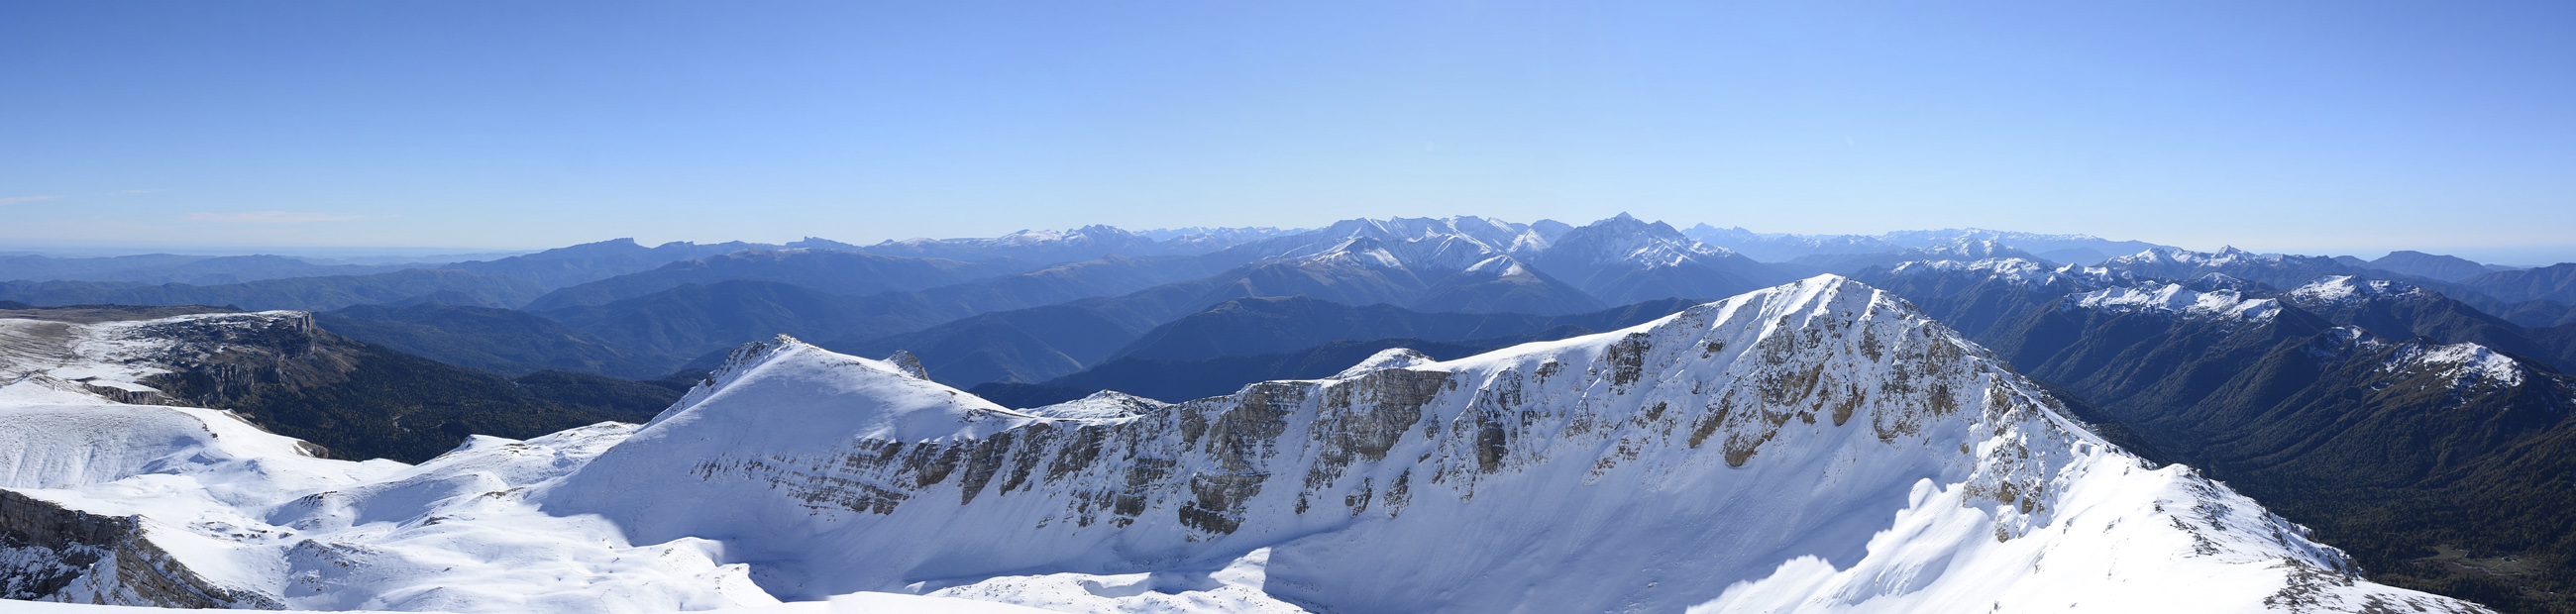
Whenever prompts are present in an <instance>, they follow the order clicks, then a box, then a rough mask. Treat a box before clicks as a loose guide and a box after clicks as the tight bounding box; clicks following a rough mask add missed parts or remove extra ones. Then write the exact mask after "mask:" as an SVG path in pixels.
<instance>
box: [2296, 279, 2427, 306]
mask: <svg viewBox="0 0 2576 614" xmlns="http://www.w3.org/2000/svg"><path fill="white" fill-rule="evenodd" d="M2427 294H2429V293H2428V292H2426V291H2425V290H2424V289H2423V288H2420V287H2417V286H2415V285H2414V284H2408V283H2403V282H2395V281H2386V280H2371V279H2360V278H2356V277H2353V276H2350V275H2333V276H2328V277H2322V278H2319V279H2317V280H2316V281H2315V282H2311V283H2309V284H2308V285H2304V286H2299V287H2297V288H2293V289H2291V290H2290V291H2289V292H2285V293H2283V298H2286V299H2288V300H2289V301H2290V302H2292V303H2295V304H2299V305H2348V304H2353V303H2360V302H2368V301H2373V300H2385V299H2391V298H2398V299H2403V298H2409V297H2419V296H2425V295H2427Z"/></svg>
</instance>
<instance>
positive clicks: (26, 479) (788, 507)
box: [0, 276, 2474, 613]
mask: <svg viewBox="0 0 2576 614" xmlns="http://www.w3.org/2000/svg"><path fill="white" fill-rule="evenodd" d="M2190 304H2192V305H2198V304H2199V301H2197V300H2195V301H2192V302H2191V303H2190ZM2470 358H2474V357H2470ZM2471 362H2474V361H2471ZM1371 363H1372V364H1370V365H1368V368H1362V369H1354V370H1353V371H1352V372H1350V373H1346V374H1345V375H1347V376H1349V377H1342V378H1336V379H1328V380H1317V381H1307V382H1274V383H1267V384H1258V385H1255V386H1252V387H1249V388H1247V389H1246V391H1245V392H1243V393H1239V394H1238V395H1236V396H1233V397H1220V398H1216V399H1206V400H1201V401H1193V402H1191V403H1184V404H1178V405H1172V404H1163V403H1158V402H1153V401H1150V400H1144V399H1135V398H1133V397H1123V396H1120V395H1100V396H1095V397H1092V398H1089V399H1085V400H1082V401H1076V402H1074V403H1070V404H1067V405H1064V406H1057V407H1054V408H1037V409H1031V410H1025V411H1022V410H1010V409H1005V408H1002V407H999V406H996V405H993V404H991V403H989V402H986V401H984V400H982V399H980V398H976V397H974V396H972V395H968V394H965V393H963V392H960V391H957V390H954V389H950V388H947V387H945V386H941V385H938V384H936V383H932V382H928V381H924V380H921V379H918V378H915V377H912V376H910V375H907V374H905V373H904V372H903V371H902V370H901V369H899V368H898V367H896V366H895V365H892V364H890V363H886V362H883V361H876V360H868V359H861V358H855V357H849V356H844V355H839V354H834V353H831V352H827V351H823V350H821V349H819V348H815V347H813V346H810V345H806V344H802V343H797V342H794V341H792V340H783V339H782V340H781V341H779V342H772V343H765V344H760V345H757V346H753V347H748V348H746V349H745V350H743V351H740V352H737V354H736V356H735V360H734V361H733V362H732V363H730V364H728V365H727V366H726V367H724V368H723V369H720V370H719V372H717V373H716V374H714V375H713V377H712V381H711V383H710V384H709V385H705V386H702V387H701V388H700V389H698V390H695V391H693V392H691V393H690V394H688V395H687V396H686V397H685V398H684V399H683V400H682V401H680V402H679V403H677V404H675V405H674V406H673V407H672V408H671V409H670V410H667V411H665V412H664V413H663V415H661V416H660V417H657V418H656V419H655V420H654V421H653V422H652V423H651V424H649V425H645V426H642V427H636V426H632V425H617V424H603V425H598V426H592V427H585V428H582V429H574V430H570V431H566V432H563V433H558V434H554V435H549V436H546V437H540V438H535V439H531V440H528V441H524V442H518V441H509V440H501V439H494V438H476V439H475V440H473V441H470V442H468V443H467V444H466V445H464V446H462V447H460V448H459V449H458V450H456V451H454V452H451V453H449V454H448V455H445V456H442V457H439V458H437V459H434V460H431V461H429V462H426V463H422V464H421V465H418V466H404V465H401V464H398V463H391V462H387V461H372V462H368V463H348V462H342V461H331V460H323V459H314V458H310V457H306V456H303V455H301V454H300V453H299V451H298V450H299V449H300V448H298V447H297V446H296V444H295V442H293V441H292V440H288V439H286V438H283V437H278V436H274V435H268V434H265V433H260V432H257V431H256V430H255V429H251V428H250V427H249V426H248V425H246V424H242V423H240V422H239V421H237V420H234V419H232V418H231V417H229V416H226V415H224V414H222V413H220V412H215V411H212V410H199V409H184V408H164V407H146V406H132V405H116V404H111V403H106V402H104V401H102V400H99V399H97V398H96V397H88V398H87V399H86V400H81V399H80V395H82V394H85V393H82V392H81V391H78V390H71V389H64V388H60V387H42V386H38V387H21V386H12V387H11V388H9V389H0V406H5V410H0V411H5V412H8V413H6V414H0V415H5V416H7V417H8V419H7V420H6V421H5V422H0V446H5V449H0V462H7V463H10V464H9V465H7V466H0V476H7V477H8V479H10V480H12V482H11V483H10V486H11V487H12V489H14V490H18V491H19V492H23V493H27V494H29V495H32V496H35V497H38V498H41V499H44V500H47V501H54V502H59V503H61V504H63V505H65V506H67V507H70V508H73V509H79V510H84V511H89V512H93V513H98V514H107V515H124V514H140V515H142V516H143V517H144V518H145V519H146V523H147V533H148V534H149V536H150V538H151V539H152V540H153V541H154V542H155V543H156V544H159V545H161V546H162V547H164V548H166V549H168V550H170V551H171V552H172V556H173V557H174V558H176V559H178V560H179V561H180V562H182V563H185V564H186V565H187V566H188V567H189V568H190V569H192V570H195V571H197V572H198V573H201V574H203V575H205V576H207V577H208V578H210V579H212V580H214V581H217V582H221V583H224V584H226V585H229V586H234V587H238V588H241V589H244V590H250V591H257V592H260V593H263V594H269V595H273V596H275V597H276V598H277V599H278V600H279V601H280V602H282V603H284V604H286V605H288V606H290V607H294V608H299V609H366V610H390V611H449V612H647V611H667V610H678V609H690V610H706V609H730V610H738V611H746V612H777V613H788V612H800V613H801V612H834V611H854V612H868V611H875V612H987V611H989V612H1009V611H1032V610H1025V609H1012V608H1013V606H1010V605H1004V604H1017V605H1018V606H1027V607H1034V608H1040V609H1043V610H1046V611H1063V612H1294V611H1301V610H1300V608H1301V606H1302V607H1304V608H1305V609H1306V610H1308V611H1317V612H1321V611H1328V610H1329V611H1338V612H1534V613H1536V612H1624V611H1642V612H1675V611H1683V610H1690V611H1721V612H1765V611H1815V612H1918V611H1939V612H1988V611H2007V612H2042V611H2045V612H2065V611H2141V612H2174V611H2195V612H2251V611H2266V610H2272V609H2305V610H2307V611H2356V610H2360V609H2362V608H2363V607H2365V606H2369V605H2382V606H2391V607H2394V608H2396V609H2399V610H2405V611H2412V609H2413V608H2412V607H2410V606H2421V607H2423V608H2426V609H2428V610H2429V611H2459V610H2465V609H2468V608H2469V607H2470V606H2467V605H2466V604H2462V603H2459V602H2456V601H2451V600H2447V599H2443V598H2439V597H2434V596H2430V595H2425V594H2421V593H2414V592H2410V591H2403V590H2398V589H2392V588H2388V587H2382V586H2377V585H2373V584H2369V583H2367V582H2361V581H2358V580H2357V579H2356V578H2354V577H2353V576H2351V575H2349V567H2348V563H2346V562H2345V560H2344V558H2343V557H2342V555H2341V554H2340V553H2339V552H2336V551H2334V550H2333V549H2331V548H2327V547H2324V546H2320V545H2317V544H2314V543H2312V542H2310V541H2308V540H2307V539H2306V538H2305V537H2304V530H2303V529H2301V528H2299V527H2297V526H2295V525H2291V524H2289V523H2288V522H2286V521H2283V520H2281V519H2279V518H2277V517H2273V516H2271V515H2270V514H2268V513H2265V512H2264V511H2263V510H2262V508H2261V507H2259V506H2258V505H2257V504H2256V503H2255V502H2253V501H2251V500H2248V499H2246V498H2244V497H2242V496H2240V495H2237V494H2235V493H2234V492H2232V491H2230V490H2228V489H2227V488H2226V487H2225V486H2223V485H2220V484H2217V483H2215V482H2211V481H2209V480H2206V479H2203V478H2201V477H2198V476H2197V475H2196V474H2194V473H2193V472H2192V471H2190V470H2189V469H2188V468H2184V467H2179V466H2175V467H2165V468H2162V469H2148V468H2146V467H2145V466H2144V465H2142V464H2141V463H2140V461H2138V460H2137V459H2136V458H2134V457H2132V456H2129V455H2127V454H2126V453H2124V452H2121V451H2119V450H2117V449H2114V448H2112V447H2111V446H2109V445H2107V444H2105V443H2104V442H2103V441H2101V440H2100V439H2099V438H2097V437H2094V436H2092V435H2091V434H2090V433H2088V432H2085V431H2084V430H2083V428H2082V427H2081V425H2078V424H2075V423H2073V422H2071V421H2069V420H2067V419H2066V418H2064V417H2062V416H2061V415H2059V414H2058V413H2057V412H2056V411H2055V410H2053V409H2052V408H2053V407H2054V406H2055V405H2054V404H2055V402H2054V401H2053V400H2051V399H2048V398H2047V397H2046V396H2045V395H2044V394H2042V393H2041V392H2039V391H2038V390H2037V389H2036V387H2035V386H2033V385H2031V384H2030V383H2028V382H2027V381H2026V380H2022V379H2020V378H2019V377H2018V376H2015V375H2012V374H2010V373H2009V372H2007V371H2005V370H2004V369H2003V368H2002V366H2001V365H2000V363H1999V362H1998V361H1996V360H1994V359H1993V358H1992V357H1991V356H1989V355H1988V354H1986V353H1985V351H1984V350H1982V349H1980V348H1977V347H1975V346H1974V345H1972V344H1969V343H1967V342H1966V341H1964V340H1961V339H1960V338H1959V337H1958V336H1957V335H1956V334H1954V333H1951V332H1950V331H1948V330H1947V329H1946V328H1943V327H1941V326H1939V325H1938V324H1935V323H1932V322H1930V321H1929V320H1926V319H1924V318H1923V317H1922V316H1921V315H1920V314H1918V313H1915V312H1913V311H1912V309H1911V308H1908V307H1905V306H1904V305H1903V304H1902V302H1901V301H1896V300H1894V299H1893V298H1892V297H1889V296H1886V295H1884V294H1882V293H1879V292H1877V291H1875V290H1871V289H1869V288H1867V287H1865V286H1861V285H1859V284H1856V283H1852V282H1849V281H1845V280H1842V279H1840V278H1836V277H1831V276H1827V277H1819V278H1816V279H1812V280H1808V281H1805V282H1800V283H1798V284H1792V285H1789V286H1782V287H1779V288H1773V289H1769V290H1764V291H1760V292H1755V293H1751V294H1747V295H1744V296H1739V297H1736V298H1732V299H1728V300H1726V301H1721V302H1719V303H1712V304H1709V305H1703V306H1700V307H1697V308H1694V309H1692V310H1690V311H1688V312H1685V313H1682V314H1677V315H1675V316H1672V317H1668V318H1664V319H1662V320H1658V321H1656V322H1651V323H1648V324H1644V325H1640V326H1638V327H1634V328H1631V329H1627V330H1621V331H1613V332H1610V333H1604V334H1600V335H1593V336H1588V337H1580V338H1575V339H1568V340H1562V341H1554V342H1545V343H1535V344H1528V345H1523V346H1518V347H1515V348H1509V349H1505V350H1502V351H1498V352H1494V353H1490V354H1485V355H1480V356H1475V357H1470V358H1466V359H1462V360H1457V361H1449V362H1436V363H1423V362H1421V361H1419V360H1417V359H1414V358H1412V357H1396V356H1382V357H1377V358H1375V359H1373V360H1372V361H1371ZM22 383H23V382H22ZM21 388H23V389H21ZM22 425H26V426H22ZM36 429H43V430H41V431H38V430H36ZM56 434H60V435H62V436H59V437H58V436H54V435H56ZM898 444H899V445H898ZM907 455H911V456H907ZM948 455H954V456H953V457H950V456H948ZM914 457H922V458H924V459H926V460H921V461H919V462H918V463H915V462H913V461H912V460H911V459H913V458H914ZM943 458H946V459H949V460H946V461H943V460H942V459H943ZM870 459H875V460H870ZM942 463H947V464H942ZM934 470H935V472H936V473H938V475H937V476H936V477H935V478H934V477H933V476H931V475H929V474H928V473H926V472H931V471H934ZM979 472H980V475H979ZM969 484H972V488H971V489H970V488H969V486H968V485H969ZM755 582H757V583H758V584H759V585H758V586H755ZM763 589H766V591H764V590H763ZM773 593H775V594H778V595H782V596H788V597H792V598H799V599H813V598H820V597H824V596H828V595H840V597H837V598H833V599H831V600H830V601H808V602H801V603H789V604H776V603H775V600H774V599H772V597H771V595H772V594H773ZM906 593H921V594H919V595H913V594H906ZM56 607H57V606H44V605H34V604H0V612H7V611H19V610H24V611H39V612H42V611H103V610H87V609H83V610H57V609H56ZM66 607H67V606H66Z"/></svg>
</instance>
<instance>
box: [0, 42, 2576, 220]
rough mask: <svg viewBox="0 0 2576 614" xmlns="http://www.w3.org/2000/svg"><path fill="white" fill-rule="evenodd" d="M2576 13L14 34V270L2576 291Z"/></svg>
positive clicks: (4, 61)
mask: <svg viewBox="0 0 2576 614" xmlns="http://www.w3.org/2000/svg"><path fill="white" fill-rule="evenodd" d="M2570 31H2576V4H2571V3H2565V2H2534V3H2523V4H2515V3H2428V2H2408V3H2397V2H2289V1H2282V2H2207V3H2197V2H2012V3H1990V2H1942V3H1932V2H1888V3H1880V2H1797V3H1790V2H1780V3H1716V2H1675V3H1650V2H1599V3H1571V2H1553V3H1525V2H1446V1H1429V2H1403V3H1388V2H1296V3H1286V2H1279V3H1245V2H1156V1H1128V2H1031V3H986V2H830V3H783V2H673V3H656V2H613V3H580V2H547V3H529V2H515V1H514V2H473V1H467V2H339V1H333V2H310V3H291V2H244V3H205V2H33V1H20V0H0V84H5V85H6V87H5V88H0V90H5V92H0V219H5V220H8V222H7V223H6V224H0V250H6V249H13V247H12V246H16V247H14V248H24V247H26V246H60V245H111V244H112V245H190V246H209V245H260V246H325V245H378V246H393V245H402V246H453V247H495V248H518V247H545V246H554V245H562V244H568V243H574V242H581V241H589V240H597V239H601V238H609V237H619V236H634V237H637V238H639V239H642V240H645V241H648V242H652V241H664V240H696V241H718V240H728V239H746V240H763V241H782V240H788V239H793V238H796V237H799V236H805V235H817V236H823V237H829V238H835V239H840V240H845V241H853V242H869V241H875V240H879V239H885V238H900V237H912V236H934V237H947V236H990V235H996V234H1001V233H1005V232H1009V231H1013V230H1018V229H1022V228H1050V227H1071V226H1077V225H1081V224H1088V223H1107V224H1114V225H1119V226H1124V227H1130V228H1149V227H1160V226H1193V225H1229V226H1239V225H1276V226H1303V225H1317V224H1321V223H1324V222H1327V221H1329V220H1333V219H1338V218H1349V217H1360V216H1370V217H1383V216H1389V215H1452V214H1472V215H1490V216H1497V217H1503V218H1506V219H1512V220H1519V221H1528V220H1533V219H1537V218H1543V217H1544V218H1555V219H1560V220H1567V221H1573V222H1577V223H1580V222H1582V221H1585V220H1590V219H1595V218H1600V217H1606V216H1608V215H1611V214H1614V213H1617V212H1620V211H1628V212H1632V213H1634V214H1636V215H1638V216H1640V217H1645V218H1649V219H1663V220H1668V221H1672V222H1674V223H1675V224H1677V225H1685V226H1686V225H1688V224H1690V223H1695V222H1709V223H1713V224H1717V225H1720V226H1744V227H1747V228H1752V229H1755V230H1760V231H1768V232H1809V233H1819V232H1856V233H1876V232H1881V231H1887V230H1896V229H1908V228H1927V227H1953V226H1979V227H1989V228H2002V229H2014V230H2030V231H2042V232H2082V233H2090V234H2095V235H2102V236H2107V237H2113V238H2135V239H2143V240H2149V241H2156V242H2160V243H2168V244H2177V245H2183V246H2186V247H2193V248H2202V249H2208V248H2215V247H2218V246H2219V245H2223V244H2234V245H2238V246H2241V247H2246V248H2249V249H2257V250H2264V251H2294V252H2302V253H2351V254H2357V255H2362V256H2365V257H2373V256H2376V255H2378V254H2379V253H2384V252H2385V251H2387V250H2390V249H2410V248H2411V249H2424V250H2428V251H2437V252H2447V253H2457V254H2461V255H2465V256H2470V257H2473V258H2479V259H2483V260H2488V261H2499V262H2514V263H2526V264H2536V263H2545V262H2551V261H2558V260H2576V62H2571V61H2570V59H2571V58H2576V36H2568V35H2567V34H2566V33H2567V32H2570Z"/></svg>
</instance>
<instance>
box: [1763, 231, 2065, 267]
mask: <svg viewBox="0 0 2576 614" xmlns="http://www.w3.org/2000/svg"><path fill="white" fill-rule="evenodd" d="M1998 259H2008V260H2026V261H2032V262H2038V263H2041V264H2046V263H2047V261H2046V260H2045V259H2042V258H2040V257H2039V256H2035V255H2032V254H2031V253H2030V252H2026V251H2022V250H2020V249H2018V248H2014V247H2013V246H2010V245H2005V244H2003V243H1999V242H1996V241H1995V240H1993V239H1960V240H1958V241H1955V242H1951V243H1946V244H1941V245H1934V246H1931V247H1908V248H1904V249H1901V250H1897V251H1892V252H1881V253H1872V254H1820V255H1814V256H1801V257H1799V258H1797V259H1795V260H1791V261H1790V263H1791V264H1794V265H1797V266H1806V267H1814V268H1817V269H1821V270H1824V271H1827V272H1831V273H1837V274H1857V273H1859V272H1861V271H1863V270H1867V269H1869V268H1872V267H1898V266H1904V265H1906V264H1908V263H1933V262H1977V261H1981V260H1998Z"/></svg>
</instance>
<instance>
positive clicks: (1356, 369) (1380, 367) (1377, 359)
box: [1333, 348, 1439, 379]
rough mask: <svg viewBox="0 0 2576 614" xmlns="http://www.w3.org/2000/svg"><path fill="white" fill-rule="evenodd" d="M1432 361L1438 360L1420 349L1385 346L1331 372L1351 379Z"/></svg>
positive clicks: (1341, 377) (1337, 377)
mask: <svg viewBox="0 0 2576 614" xmlns="http://www.w3.org/2000/svg"><path fill="white" fill-rule="evenodd" d="M1434 362H1439V361H1436V360H1432V359H1431V357H1430V356H1426V355H1423V353H1422V352H1421V351H1418V350H1415V349H1413V348H1387V349H1383V350H1378V352H1377V353H1376V354H1370V355H1369V357H1368V358H1366V359H1363V360H1361V361H1360V363H1359V364H1355V365H1351V368H1348V369H1343V370H1342V372H1340V373H1335V374H1333V379H1351V378H1355V377H1359V376H1362V375H1368V374H1370V373H1375V372H1378V371H1384V370H1387V369H1402V368H1405V367H1411V366H1416V365H1426V364H1431V363H1434Z"/></svg>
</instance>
